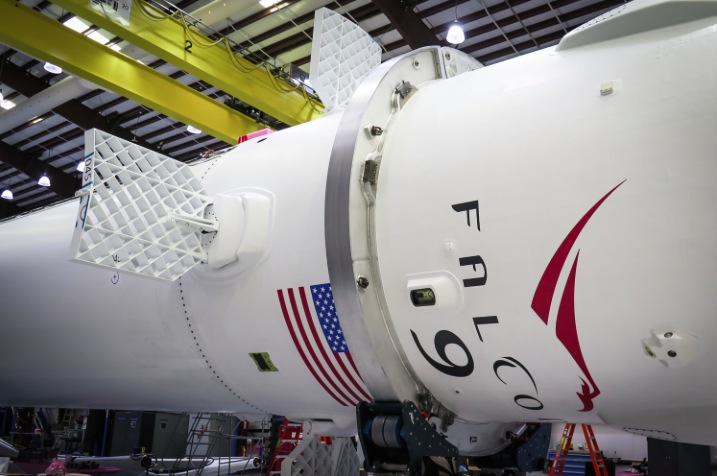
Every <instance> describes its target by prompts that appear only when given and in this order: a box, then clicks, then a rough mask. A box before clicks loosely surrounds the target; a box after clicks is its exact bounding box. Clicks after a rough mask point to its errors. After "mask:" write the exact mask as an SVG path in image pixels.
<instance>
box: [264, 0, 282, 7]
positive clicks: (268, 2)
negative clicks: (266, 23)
mask: <svg viewBox="0 0 717 476" xmlns="http://www.w3.org/2000/svg"><path fill="white" fill-rule="evenodd" d="M280 1H281V0H259V3H261V6H262V7H264V8H269V7H273V6H274V5H276V4H277V3H279V2H280Z"/></svg>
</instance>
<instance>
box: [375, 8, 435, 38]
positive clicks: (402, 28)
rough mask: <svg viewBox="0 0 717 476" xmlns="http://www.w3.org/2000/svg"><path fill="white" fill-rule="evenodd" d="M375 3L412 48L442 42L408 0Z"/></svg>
mask: <svg viewBox="0 0 717 476" xmlns="http://www.w3.org/2000/svg"><path fill="white" fill-rule="evenodd" d="M373 3H374V5H376V6H377V7H378V8H379V9H380V10H381V12H383V14H384V15H386V17H387V18H388V19H389V21H390V22H391V24H392V25H393V26H394V27H395V28H396V30H398V32H399V33H400V34H401V36H402V37H403V39H404V40H406V43H408V45H409V46H410V47H411V49H413V50H415V49H417V48H422V47H424V46H434V45H440V44H441V42H440V41H439V40H438V38H437V37H436V35H434V34H433V32H431V29H430V28H428V26H426V24H425V23H423V20H422V19H421V17H420V16H418V15H416V12H414V11H413V8H412V7H411V6H410V4H409V3H408V2H402V1H396V0H373Z"/></svg>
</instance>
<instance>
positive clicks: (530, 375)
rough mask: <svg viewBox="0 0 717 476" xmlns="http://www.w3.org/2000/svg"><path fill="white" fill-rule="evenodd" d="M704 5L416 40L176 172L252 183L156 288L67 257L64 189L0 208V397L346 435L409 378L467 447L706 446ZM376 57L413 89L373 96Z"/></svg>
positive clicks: (709, 395) (714, 9)
mask: <svg viewBox="0 0 717 476" xmlns="http://www.w3.org/2000/svg"><path fill="white" fill-rule="evenodd" d="M665 5H668V6H669V7H665ZM693 7H694V8H693ZM652 8H657V10H653V9H652ZM683 8H687V9H688V10H689V11H690V13H689V14H685V15H686V16H682V17H680V16H679V15H677V16H675V15H672V16H669V17H665V16H664V15H662V14H661V13H660V12H663V13H664V12H673V13H674V12H675V11H683V10H682V9H683ZM695 8H696V9H697V10H695ZM695 11H699V12H701V17H700V18H696V17H695V16H694V12H695ZM640 12H642V13H640ZM656 12H657V13H656ZM628 14H629V19H630V21H629V22H628V23H620V22H621V21H622V20H621V18H622V17H621V15H628ZM716 18H717V2H715V1H713V0H709V1H703V2H681V1H680V0H675V1H673V2H665V1H661V0H660V1H643V2H638V3H637V4H631V5H630V6H628V7H626V8H625V9H624V10H623V11H622V12H620V13H618V14H617V15H614V16H613V17H611V18H609V19H606V20H603V21H602V22H601V23H598V24H596V26H593V27H590V28H586V29H584V30H583V31H581V32H578V34H582V33H585V34H588V32H591V31H592V32H591V33H590V35H591V36H590V38H589V39H590V41H582V40H581V41H577V39H573V40H571V41H573V43H572V46H571V47H567V45H563V46H561V48H557V49H556V48H553V49H550V50H546V51H543V52H539V53H536V54H533V55H528V56H525V57H521V58H519V59H516V60H512V61H508V62H505V63H501V64H498V65H493V66H490V67H487V68H480V69H477V70H475V71H468V72H465V73H464V74H460V75H459V76H457V77H453V78H450V79H435V74H434V76H433V77H431V75H430V74H428V73H426V76H425V78H423V79H421V78H422V77H421V75H422V74H424V72H426V71H427V70H424V69H422V68H424V67H425V66H427V65H430V64H431V62H424V61H423V60H422V58H423V57H424V56H425V55H424V53H425V52H418V53H416V55H414V56H413V57H411V58H410V60H408V61H404V60H399V61H397V63H396V64H397V65H399V66H397V68H399V69H398V70H396V71H398V72H399V73H400V74H398V76H397V77H395V78H394V77H393V76H391V75H390V74H389V73H390V72H391V71H390V67H389V66H390V65H389V66H387V68H386V69H387V71H386V73H387V76H385V77H387V78H391V81H390V84H388V83H381V81H380V79H377V80H376V81H374V82H373V83H371V84H373V85H374V86H375V88H374V89H371V91H369V92H366V91H363V92H362V91H361V90H359V91H358V92H357V96H356V97H355V98H354V99H352V104H354V103H353V101H356V103H355V104H360V105H361V107H365V110H362V111H361V113H360V114H356V116H355V117H354V116H352V117H351V118H350V120H347V121H345V120H344V119H346V118H347V117H348V114H349V113H351V111H352V104H350V105H349V107H348V108H347V111H346V112H345V113H343V114H336V115H333V116H331V117H327V118H325V119H323V120H321V121H317V122H313V123H310V124H305V125H302V126H298V127H295V128H291V129H288V130H286V131H282V132H280V133H276V134H272V135H270V136H267V137H261V138H256V139H252V140H250V141H248V142H246V143H244V144H241V145H240V146H238V147H236V148H235V149H233V150H232V151H231V152H229V153H228V154H226V155H225V156H223V157H221V158H219V159H216V160H214V161H211V162H205V163H202V164H199V165H197V166H195V167H193V172H194V174H195V175H196V176H197V178H198V180H199V181H200V182H201V183H202V186H203V188H204V189H205V191H206V192H207V194H208V195H210V196H213V195H218V194H226V195H228V196H241V197H246V196H249V194H251V193H257V194H259V195H260V196H263V197H272V199H271V207H270V208H271V217H272V218H271V219H266V216H267V215H266V214H263V213H260V214H259V215H260V217H262V218H261V220H260V221H262V222H263V223H264V225H266V227H264V228H262V230H264V231H263V232H262V233H264V235H263V236H265V238H264V239H259V238H257V237H258V236H259V235H258V234H256V235H253V236H254V238H253V239H252V243H254V245H252V246H251V247H250V248H249V249H251V250H259V252H258V253H260V256H261V258H260V259H258V260H255V261H253V263H254V264H252V265H251V266H248V267H247V266H243V265H242V258H241V254H239V255H238V259H237V260H236V262H232V263H229V264H226V265H225V266H223V267H221V268H220V269H213V268H212V267H211V266H206V265H200V266H197V267H196V268H195V269H193V270H192V271H190V272H189V273H188V274H186V275H185V276H183V277H182V278H180V279H179V280H178V281H177V282H174V283H171V282H158V281H156V280H151V279H148V278H145V277H141V276H136V275H132V274H128V273H124V272H121V271H120V273H119V274H117V273H116V272H115V271H112V270H110V271H106V270H100V269H95V268H90V267H87V266H81V265H79V264H77V263H73V262H69V261H66V260H65V259H64V256H65V254H66V251H67V247H68V245H69V242H70V239H71V234H72V223H73V218H74V214H75V212H76V206H77V204H76V203H75V204H68V205H62V206H58V207H54V208H51V209H48V210H45V211H43V212H41V213H37V214H33V215H30V216H27V217H23V218H19V219H15V220H11V221H8V222H6V223H3V224H1V225H0V270H2V272H1V273H0V293H1V294H0V301H1V302H2V304H3V306H2V313H3V314H2V319H0V333H1V334H2V335H5V336H17V339H8V340H7V341H6V342H5V344H4V346H3V348H2V355H3V357H4V358H2V359H0V376H1V377H2V380H3V385H2V389H1V390H0V404H4V405H27V406H43V405H53V406H78V407H95V408H108V407H109V408H128V409H130V408H141V409H158V410H159V409H164V410H177V409H179V410H197V411H199V410H204V411H234V412H240V413H253V414H261V413H265V412H266V413H278V414H284V415H287V416H289V417H290V418H296V419H309V420H314V421H315V422H316V423H317V424H319V423H320V424H321V425H322V426H323V427H324V428H325V429H326V431H322V433H331V432H334V433H335V434H341V433H343V434H348V433H350V432H352V431H353V425H354V410H353V404H354V403H355V401H356V400H357V399H360V398H366V397H371V396H381V398H383V395H389V396H391V397H392V399H395V400H402V399H413V400H417V399H418V394H419V393H420V394H422V395H424V396H426V397H430V398H432V401H433V402H434V403H435V404H436V406H439V407H440V408H441V409H442V410H444V411H445V412H450V413H452V414H453V415H454V416H455V419H456V423H454V424H453V425H452V426H450V427H449V428H448V432H447V433H448V436H449V438H450V439H451V441H453V442H455V443H456V444H457V445H458V446H459V447H461V448H462V449H463V450H464V451H465V452H466V453H480V452H486V451H490V450H491V449H494V448H498V447H500V446H501V445H502V444H503V443H504V440H503V439H502V437H501V436H500V433H501V431H502V430H501V429H504V428H505V427H504V425H508V424H510V425H514V424H515V423H505V424H504V423H502V422H515V421H536V420H540V419H548V420H552V419H564V420H570V421H577V422H579V421H584V422H600V421H602V422H606V423H608V424H610V425H612V426H614V427H617V428H626V429H629V431H633V432H635V433H642V434H651V435H665V437H666V438H670V439H675V440H677V441H684V442H691V443H702V444H717V440H715V434H714V431H713V429H714V427H715V424H717V416H716V415H717V378H716V377H717V374H716V373H715V372H716V370H715V369H717V353H715V352H714V351H713V349H712V347H713V346H712V343H713V342H715V341H717V328H716V327H715V326H714V325H713V324H712V317H711V315H712V312H713V309H714V308H715V307H717V298H716V297H715V294H714V292H713V289H714V288H715V287H716V286H717V271H716V270H717V268H716V267H715V266H714V263H715V262H716V261H717V249H716V248H715V246H714V239H713V236H714V235H715V233H717V216H716V215H715V214H714V213H713V210H712V205H713V203H715V201H717V189H716V188H715V187H714V184H713V183H712V182H713V180H712V177H714V175H715V174H716V173H717V170H716V168H717V162H715V160H714V157H713V156H714V151H715V150H717V135H715V134H714V130H715V126H716V125H717V91H716V90H715V88H717V86H716V85H715V82H714V78H715V77H717V64H715V63H714V61H709V59H710V58H714V57H715V56H716V55H717V28H716V27H715V25H717V19H716ZM657 20H659V21H657ZM613 21H618V23H617V24H615V25H617V27H616V28H607V27H608V26H610V25H609V23H608V22H613ZM615 25H613V26H615ZM625 25H627V26H625ZM596 27H600V28H601V30H600V31H601V32H602V33H600V34H596V33H595V31H596V30H593V29H594V28H596ZM618 27H619V28H618ZM628 27H629V28H633V30H634V32H635V33H634V34H622V33H624V32H627V31H628V29H629V28H628ZM441 51H444V50H441ZM420 55H424V56H420ZM429 57H430V55H429ZM415 58H420V60H419V64H418V65H417V67H416V65H415V64H414V62H413V61H412V60H413V59H415ZM401 68H405V70H404V69H401ZM467 69H470V67H468V68H467ZM394 72H395V71H394ZM433 73H435V71H434V72H433ZM402 76H406V78H408V77H409V76H410V78H408V79H410V82H411V84H412V85H414V86H417V87H416V88H413V89H410V88H404V87H401V88H399V93H397V92H396V87H397V86H399V85H402V83H401V81H402V80H403V79H404V78H403V77H402ZM414 78H417V79H414ZM394 79H395V81H394ZM369 81H373V80H372V79H369ZM367 84H368V83H367ZM403 86H405V84H403ZM362 94H366V96H361V97H359V95H362ZM374 112H376V113H377V114H378V115H379V116H380V115H381V114H383V113H387V114H389V115H390V117H387V116H386V115H383V116H381V117H383V119H384V121H383V122H379V123H375V122H371V121H368V122H366V121H363V118H364V117H367V116H364V113H365V114H373V113H374ZM379 113H380V114H379ZM372 117H373V116H372ZM516 117H517V118H520V119H522V122H520V121H519V122H518V123H517V125H516ZM370 125H379V126H381V134H380V135H379V134H374V135H373V136H371V135H370V134H369V135H367V134H368V133H369V132H370V128H369V129H368V130H367V128H366V126H370ZM351 128H353V129H351ZM367 131H368V132H367ZM351 134H354V135H353V136H351ZM359 136H360V137H361V138H362V139H361V140H360V141H359V140H357V137H359ZM347 138H350V139H352V141H348V142H346V139H347ZM379 142H380V144H381V146H380V147H377V144H378V143H379ZM347 143H350V144H349V145H351V144H354V145H355V144H357V143H359V146H360V147H352V146H347V145H346V144H347ZM342 147H344V148H345V150H344V149H342ZM334 152H337V153H338V152H340V154H338V156H340V157H339V159H340V160H345V162H341V163H339V162H337V160H339V159H336V160H335V157H337V155H335V154H334ZM376 152H379V153H378V154H377V153H376ZM342 154H343V155H342ZM367 159H370V160H373V161H374V165H375V166H377V167H376V168H375V169H373V172H371V170H372V169H371V168H370V167H372V166H369V169H368V172H367V168H366V167H367V163H366V160H367ZM330 161H331V162H330ZM336 164H338V165H336ZM327 171H328V173H327ZM333 172H335V173H333ZM352 173H353V174H354V175H353V176H352V175H351V174H352ZM337 177H340V178H342V179H346V178H347V177H348V179H347V181H346V182H345V183H346V184H347V186H346V187H339V186H337V185H336V184H337V182H336V181H337ZM327 189H329V190H331V191H333V192H335V194H334V195H332V194H328V197H329V199H328V200H327V199H326V197H327ZM237 194H238V195H237ZM242 200H243V198H242ZM341 207H345V208H343V209H342V208H341ZM330 210H333V211H334V212H336V214H335V215H331V216H329V215H330V213H329V211H330ZM342 213H343V214H342ZM343 216H345V217H347V219H346V221H345V222H341V221H339V220H337V219H336V218H337V217H343ZM339 223H344V225H341V226H339ZM332 227H334V228H332ZM336 227H339V228H341V229H336ZM256 229H258V228H256ZM334 240H338V241H341V243H339V245H340V246H338V247H335V246H334V244H333V243H332V241H334ZM257 243H265V249H263V250H262V247H261V246H258V245H256V244H257ZM255 245H256V246H255ZM241 246H242V244H241V243H240V244H239V247H238V249H239V250H240V249H241ZM337 249H338V250H339V251H340V252H343V251H345V252H346V255H345V256H346V258H345V259H343V261H342V262H340V263H337V262H336V259H337V256H338V257H339V258H340V257H341V256H344V255H341V253H340V252H335V251H336V250H337ZM252 256H256V253H253V254H252ZM337 269H338V270H339V272H338V275H340V276H339V277H340V279H334V277H335V275H337V274H336V273H335V272H334V271H332V270H337ZM359 275H361V277H364V278H365V277H367V276H368V277H369V278H370V279H368V282H363V281H361V280H360V279H359ZM329 276H331V282H329ZM411 291H415V292H416V294H421V296H422V297H419V298H416V296H415V295H414V299H413V300H412V298H411ZM419 291H421V292H423V291H426V292H425V294H423V293H419ZM428 291H431V292H432V293H433V295H434V298H435V303H433V304H432V305H431V299H430V298H427V297H426V296H428V297H430V293H429V292H428ZM314 294H316V298H314ZM70 295H74V296H77V298H76V299H74V300H68V299H67V296H70ZM319 295H321V297H320V298H319V297H318V296H319ZM334 299H335V300H334ZM347 299H348V301H351V302H349V304H348V305H347V304H346V303H347V302H348V301H347ZM352 299H353V301H352ZM352 303H353V304H355V306H354V305H353V304H352ZM417 304H426V305H422V306H418V305H417ZM337 307H338V313H337V312H336V310H337ZM342 309H347V312H343V311H342ZM327 316H328V320H327ZM333 319H336V320H335V321H334V320H333ZM339 324H340V325H341V326H342V329H341V330H342V333H343V332H344V331H345V334H346V336H345V342H344V339H343V337H342V338H337V334H338V329H339V328H338V327H337V328H332V327H331V326H332V325H339ZM324 326H326V328H327V334H324V333H323V330H322V329H323V327H324ZM328 329H331V330H334V333H333V334H329V333H328V332H329V330H328ZM247 336H250V337H249V338H247ZM58 345H61V346H62V349H63V352H61V353H58V352H57V348H58ZM344 345H348V347H349V348H350V349H351V352H352V354H351V356H352V357H353V359H352V360H350V359H348V357H347V356H346V355H345V354H342V353H341V352H339V351H338V350H337V349H340V348H342V346H344ZM261 353H266V356H265V357H266V358H270V363H269V362H267V361H266V359H265V357H262V356H261V355H260V354H261ZM250 354H252V355H250ZM338 354H341V355H338ZM16 356H22V358H15V357H16ZM366 356H368V357H366ZM10 357H13V358H10ZM352 363H355V364H356V368H357V369H358V371H356V370H354V369H353V367H352V365H351V364H352ZM272 366H273V368H272ZM395 375H401V376H402V377H400V378H401V379H402V380H401V381H400V382H398V383H395V382H394V380H393V379H392V378H393V376H395ZM387 382H388V383H387ZM392 382H393V383H392ZM247 383H248V384H247ZM433 418H434V419H436V422H437V423H440V421H439V420H440V418H439V417H438V416H435V415H434V416H433ZM317 420H318V421H317ZM439 428H440V426H439ZM492 435H493V436H492ZM474 439H475V441H476V444H473V445H471V442H473V441H474ZM478 442H480V443H478Z"/></svg>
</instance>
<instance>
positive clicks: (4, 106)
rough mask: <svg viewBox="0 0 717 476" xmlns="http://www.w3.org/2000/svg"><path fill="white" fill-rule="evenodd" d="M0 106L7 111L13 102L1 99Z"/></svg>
mask: <svg viewBox="0 0 717 476" xmlns="http://www.w3.org/2000/svg"><path fill="white" fill-rule="evenodd" d="M0 107H1V108H3V109H5V110H6V111H7V110H8V109H12V108H13V107H15V103H14V102H12V101H3V102H2V103H0Z"/></svg>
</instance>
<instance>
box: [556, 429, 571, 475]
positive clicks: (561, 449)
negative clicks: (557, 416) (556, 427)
mask: <svg viewBox="0 0 717 476" xmlns="http://www.w3.org/2000/svg"><path fill="white" fill-rule="evenodd" d="M573 432H575V423H566V424H565V428H564V429H563V436H561V437H560V442H559V443H558V448H557V449H556V450H555V459H553V464H552V465H551V466H550V476H562V474H563V469H564V468H565V461H566V460H567V459H568V451H570V443H571V442H572V441H573Z"/></svg>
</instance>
